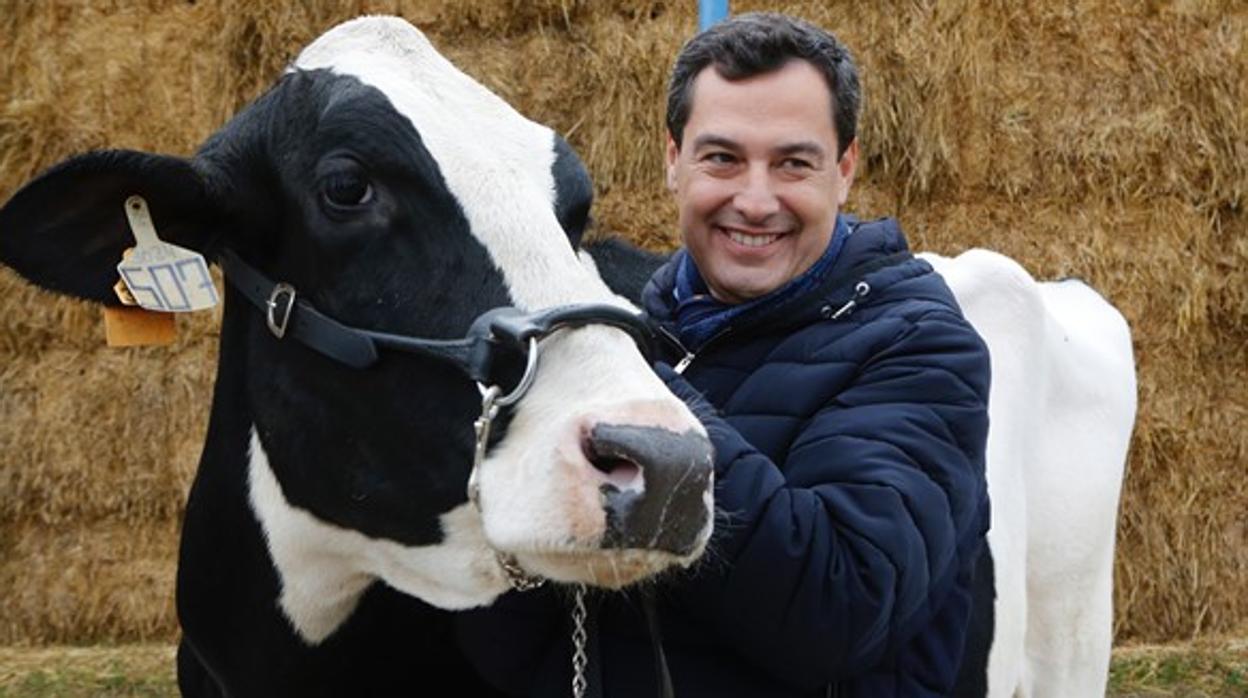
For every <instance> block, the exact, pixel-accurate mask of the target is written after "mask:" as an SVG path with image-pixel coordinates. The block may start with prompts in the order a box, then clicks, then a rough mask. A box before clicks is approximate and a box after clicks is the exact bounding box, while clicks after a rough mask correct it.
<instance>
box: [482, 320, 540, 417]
mask: <svg viewBox="0 0 1248 698" xmlns="http://www.w3.org/2000/svg"><path fill="white" fill-rule="evenodd" d="M536 376H537V337H529V356H528V361H527V363H526V364H525V366H524V375H523V376H522V377H521V378H520V382H519V383H517V384H516V387H515V388H513V389H512V391H511V392H510V393H507V394H506V395H504V396H502V397H500V398H498V399H496V400H495V401H494V404H495V405H498V406H499V407H510V406H512V405H514V404H516V403H517V402H519V401H520V398H522V397H524V394H525V393H527V392H529V388H531V387H532V386H533V379H534V378H535V377H536ZM477 389H478V390H480V391H481V394H482V395H485V391H486V387H485V386H484V385H482V384H480V383H477Z"/></svg>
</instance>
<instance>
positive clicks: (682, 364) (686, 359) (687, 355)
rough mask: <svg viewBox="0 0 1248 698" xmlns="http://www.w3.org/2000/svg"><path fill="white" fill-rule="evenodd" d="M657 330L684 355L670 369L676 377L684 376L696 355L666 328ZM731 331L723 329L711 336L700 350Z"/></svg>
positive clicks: (661, 327)
mask: <svg viewBox="0 0 1248 698" xmlns="http://www.w3.org/2000/svg"><path fill="white" fill-rule="evenodd" d="M658 329H659V332H660V333H662V335H663V336H664V337H666V338H667V341H669V342H671V343H672V344H673V345H675V347H676V348H677V349H678V350H679V351H681V352H683V353H684V356H683V357H681V359H680V361H677V362H676V365H675V366H673V367H672V370H673V371H675V372H676V375H678V376H680V375H684V373H685V369H687V368H689V364H691V363H693V360H694V359H696V358H698V355H697V354H695V353H694V352H692V351H689V350H688V349H686V348H685V345H684V344H682V343H681V341H680V340H679V339H677V338H676V336H675V335H673V334H672V333H671V332H668V331H667V328H666V327H663V326H661V325H660V326H659V328H658ZM731 331H732V328H731V327H725V328H724V329H722V330H720V331H719V332H717V333H715V334H713V335H711V338H710V339H708V340H706V341H705V342H703V343H702V350H705V349H706V348H707V347H709V346H711V344H712V343H713V342H715V341H716V340H718V339H719V338H721V337H723V336H724V335H726V334H728V333H729V332H731Z"/></svg>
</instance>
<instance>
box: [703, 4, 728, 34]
mask: <svg viewBox="0 0 1248 698" xmlns="http://www.w3.org/2000/svg"><path fill="white" fill-rule="evenodd" d="M727 18H728V0H698V31H706V29H707V27H709V26H711V25H712V24H715V23H716V22H718V21H719V20H721V19H727Z"/></svg>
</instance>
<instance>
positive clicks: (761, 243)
mask: <svg viewBox="0 0 1248 698" xmlns="http://www.w3.org/2000/svg"><path fill="white" fill-rule="evenodd" d="M724 232H726V233H728V237H729V238H730V239H731V240H732V241H733V242H735V243H737V244H739V245H745V246H746V247H766V246H767V245H770V244H771V243H773V242H775V241H776V238H779V237H780V234H779V233H766V234H762V235H755V234H752V233H743V232H741V231H739V230H730V229H727V228H725V229H724Z"/></svg>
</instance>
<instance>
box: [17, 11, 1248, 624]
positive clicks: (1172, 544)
mask: <svg viewBox="0 0 1248 698" xmlns="http://www.w3.org/2000/svg"><path fill="white" fill-rule="evenodd" d="M751 9H780V10H783V11H789V12H792V13H794V14H799V15H802V16H805V17H808V18H810V19H812V20H814V21H816V22H818V23H820V24H823V25H824V26H827V27H829V28H832V29H833V30H834V31H836V32H837V33H838V34H839V35H840V36H841V37H842V38H843V39H845V40H846V42H847V43H849V44H850V46H851V47H853V49H854V50H855V53H856V55H857V57H858V59H859V63H860V64H861V66H862V69H863V74H864V82H865V89H866V106H865V112H864V115H863V122H862V128H861V131H860V133H861V136H862V141H863V142H862V146H863V156H864V157H863V163H862V165H863V169H862V171H861V173H860V176H859V180H858V185H857V186H856V187H855V192H854V194H853V196H852V197H851V201H850V208H851V210H853V211H856V212H859V213H861V214H862V215H864V216H874V215H881V214H891V215H897V216H899V217H900V218H901V219H902V221H903V224H904V225H905V227H906V228H907V230H908V231H909V233H910V237H911V242H912V243H913V245H914V246H915V247H916V248H919V249H928V250H933V251H938V252H942V253H945V254H954V253H957V252H959V251H961V250H963V249H965V248H967V247H970V246H976V245H979V246H986V247H991V248H994V249H997V250H999V251H1002V252H1004V253H1006V254H1009V255H1010V256H1012V257H1014V258H1015V259H1017V260H1019V261H1020V262H1022V263H1023V264H1024V265H1025V266H1027V268H1028V269H1030V270H1031V271H1032V272H1033V273H1034V274H1036V275H1037V276H1039V277H1061V276H1079V277H1082V278H1084V279H1086V280H1088V281H1089V282H1091V283H1092V284H1093V285H1094V286H1096V287H1097V288H1098V289H1099V290H1100V291H1101V292H1102V293H1104V294H1105V295H1106V296H1107V297H1108V298H1109V299H1110V300H1111V301H1113V302H1114V303H1115V304H1116V305H1117V306H1118V307H1119V308H1120V309H1121V310H1122V311H1123V313H1124V314H1125V315H1126V316H1127V318H1128V320H1129V321H1130V322H1131V324H1132V327H1133V328H1134V332H1135V348H1136V354H1137V360H1138V362H1139V376H1140V416H1139V421H1138V424H1137V427H1136V433H1135V438H1134V440H1133V443H1132V449H1131V456H1130V465H1129V468H1128V474H1127V479H1126V483H1125V490H1124V499H1123V504H1122V515H1121V517H1120V527H1119V554H1118V558H1117V568H1116V572H1117V585H1116V603H1117V621H1116V634H1117V637H1118V638H1120V639H1132V640H1138V641H1167V640H1173V639H1177V638H1189V637H1193V636H1201V635H1209V634H1217V633H1226V632H1248V606H1246V604H1248V601H1245V599H1248V594H1244V589H1246V588H1248V514H1245V512H1248V491H1246V489H1248V484H1245V482H1246V479H1245V478H1244V472H1245V467H1244V466H1245V464H1248V431H1246V430H1244V429H1243V424H1244V423H1245V417H1246V416H1248V390H1246V389H1245V386H1248V271H1246V270H1248V216H1246V215H1245V189H1246V188H1248V110H1245V109H1244V107H1243V105H1244V104H1245V103H1248V47H1245V41H1244V39H1245V37H1246V36H1248V7H1246V6H1245V5H1244V4H1243V3H1242V2H1238V1H1237V0H1192V1H1190V2H1178V3H1168V4H1161V3H1138V2H1134V1H1131V0H1110V1H1109V2H1098V3H1091V2H1075V3H1063V4H1061V5H1046V4H1030V5H1026V6H1022V7H1019V6H1015V5H1011V4H1002V3H996V2H991V1H990V0H936V1H934V2H928V3H918V4H907V5H904V6H895V5H893V4H885V5H881V6H863V5H862V4H861V3H826V2H815V1H813V0H803V1H791V2H773V3H760V2H744V1H742V2H737V3H734V10H736V11H747V10H751ZM363 12H385V13H394V14H400V15H402V16H405V17H407V18H409V19H410V20H412V21H413V22H414V23H416V24H417V25H419V26H421V27H422V28H424V29H425V30H426V32H427V33H429V35H430V37H431V39H432V40H433V41H434V43H435V44H436V45H437V46H439V47H440V48H441V49H442V50H443V51H444V52H445V53H446V54H447V55H448V56H449V57H450V58H451V59H452V60H453V61H455V62H456V63H457V64H458V65H460V66H461V67H462V68H464V69H465V70H467V71H468V72H469V73H471V74H473V75H474V76H476V77H477V78H478V79H480V80H481V81H482V82H483V83H485V84H486V85H488V86H489V87H491V88H492V89H494V90H496V91H497V92H498V93H499V94H501V95H502V96H504V97H505V98H506V99H508V100H509V101H511V102H512V103H513V104H515V105H516V106H517V108H519V109H520V110H521V111H522V112H524V113H526V114H528V115H530V116H531V117H533V118H535V119H537V120H539V121H542V122H545V123H548V124H550V125H552V126H553V127H554V128H556V129H557V130H559V131H561V132H563V133H564V134H565V135H567V137H568V139H569V140H570V141H571V143H572V144H573V146H574V147H576V149H577V150H578V151H579V152H580V153H581V155H582V157H583V158H584V159H585V161H586V163H587V165H588V166H589V169H590V171H591V173H592V175H593V177H594V181H595V188H596V191H597V194H598V200H597V204H596V206H595V216H596V219H597V231H598V234H601V233H603V232H613V233H617V234H623V235H625V236H627V237H629V238H631V239H632V240H634V241H636V242H638V243H641V244H644V245H646V246H649V247H652V248H663V249H670V248H671V247H672V246H674V245H675V244H676V243H677V240H676V238H675V231H674V221H675V209H674V207H673V205H672V203H671V201H670V199H669V197H668V195H667V193H666V192H665V190H664V188H663V178H662V153H663V132H662V109H663V96H664V87H665V82H666V79H667V71H668V70H669V65H670V61H671V58H672V57H673V56H674V54H675V52H676V51H677V50H678V48H679V46H680V44H681V43H682V42H683V41H684V40H685V39H686V38H687V37H688V36H689V35H690V34H691V33H692V32H693V30H694V25H695V15H694V3H692V2H682V3H679V4H676V3H669V2H662V1H659V0H634V1H631V2H626V1H623V0H621V1H619V2H613V3H604V2H590V0H532V1H521V0H457V1H455V2H451V1H450V0H353V1H344V2H332V1H328V0H324V1H317V2H302V3H297V4H286V3H263V4H256V3H248V2H243V0H218V1H217V2H200V3H195V4H188V3H183V2H176V1H174V0H149V1H148V2H146V3H143V4H142V5H139V6H131V5H123V4H119V3H115V2H111V1H108V0H89V1H87V0H83V1H81V2H74V3H68V2H50V3H28V2H22V1H21V0H0V31H3V32H4V35H5V36H6V37H7V38H8V39H9V42H8V43H7V44H6V45H5V47H0V54H2V56H3V66H4V67H3V69H2V72H0V94H2V95H5V97H4V98H3V99H4V101H3V102H0V198H5V197H7V196H8V195H9V194H10V193H11V192H12V191H14V190H15V188H16V187H17V186H19V185H20V184H21V183H22V182H24V181H26V180H27V179H28V178H29V177H30V176H31V175H33V174H34V173H35V172H37V171H39V170H41V169H43V168H44V167H47V166H49V165H51V164H54V163H55V162H57V161H58V160H60V159H62V158H64V157H65V156H67V155H69V154H71V153H74V152H80V151H82V150H85V149H88V148H92V147H101V146H110V147H132V148H141V149H146V150H154V151H159V152H170V153H176V154H187V153H190V152H191V151H192V150H193V148H194V147H195V146H196V145H197V144H198V143H199V142H201V141H202V140H203V138H204V137H206V136H207V135H208V134H209V133H210V132H211V131H213V130H214V129H215V128H216V127H217V126H219V125H220V124H221V123H222V122H223V121H224V120H225V119H226V118H228V116H229V115H230V114H232V113H233V112H234V111H235V110H237V109H238V108H239V107H240V106H241V105H243V104H245V103H246V102H247V101H248V100H250V99H252V98H254V97H255V96H256V95H257V94H259V93H260V92H261V91H262V90H264V89H265V88H266V87H267V86H268V85H269V84H270V83H271V81H272V80H273V78H274V76H276V75H277V74H278V73H279V72H280V71H281V70H282V69H283V68H284V66H285V65H286V64H287V63H288V62H289V61H290V60H291V59H292V58H293V57H294V55H295V53H296V52H297V51H298V49H299V48H300V47H301V46H303V45H304V44H306V43H307V42H308V41H309V40H311V39H312V38H313V37H315V36H316V35H317V34H319V33H320V32H321V31H323V30H324V29H325V28H327V27H328V26H330V25H332V24H333V23H335V22H337V21H340V20H342V19H346V18H348V17H350V16H354V15H356V14H359V13H363ZM0 234H4V231H0ZM183 325H184V328H183V329H184V332H183V337H182V339H180V340H179V342H178V343H177V344H176V345H175V346H173V347H171V348H167V349H141V350H134V349H131V350H108V349H105V348H103V347H102V341H101V339H100V338H101V330H100V327H99V320H98V311H97V309H95V308H92V307H88V306H86V305H84V304H81V303H78V302H76V301H71V300H67V299H60V298H54V297H53V296H51V295H50V294H47V293H44V292H41V291H37V290H34V289H31V288H30V287H28V286H27V285H25V284H24V283H22V282H21V281H19V280H18V279H17V278H16V277H15V275H13V274H12V273H11V272H9V271H7V270H0V549H2V551H3V555H4V557H3V561H2V562H0V583H3V587H2V588H4V589H5V592H4V594H5V596H4V602H5V606H6V609H7V608H14V609H16V610H15V611H14V612H13V613H9V614H6V615H5V617H4V623H3V626H0V642H46V641H57V642H84V641H95V640H101V639H109V640H118V641H120V640H135V639H148V638H164V639H169V638H172V637H173V635H174V633H175V632H176V629H175V624H174V621H173V616H172V612H171V602H170V598H171V585H172V579H173V564H174V563H173V560H174V550H175V545H176V534H175V530H176V522H177V520H178V518H179V516H180V512H181V507H182V505H183V501H184V496H185V491H186V487H187V483H188V481H189V478H190V476H191V474H192V473H193V470H194V467H195V461H196V459H197V452H198V445H199V443H200V442H201V441H202V438H203V432H204V428H205V419H206V409H207V406H208V402H209V394H210V388H211V384H212V370H213V363H214V361H215V351H216V349H215V346H216V340H217V337H216V332H217V330H216V318H215V317H214V316H213V315H212V314H206V315H199V316H197V317H194V318H190V319H189V322H186V323H183ZM126 561H131V562H129V563H127V562H126ZM62 571H64V575H63V576H64V580H63V581H58V580H59V579H60V578H59V577H58V575H59V574H61V573H62ZM88 581H89V582H90V583H88ZM153 599H159V600H160V601H159V603H155V602H153Z"/></svg>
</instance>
